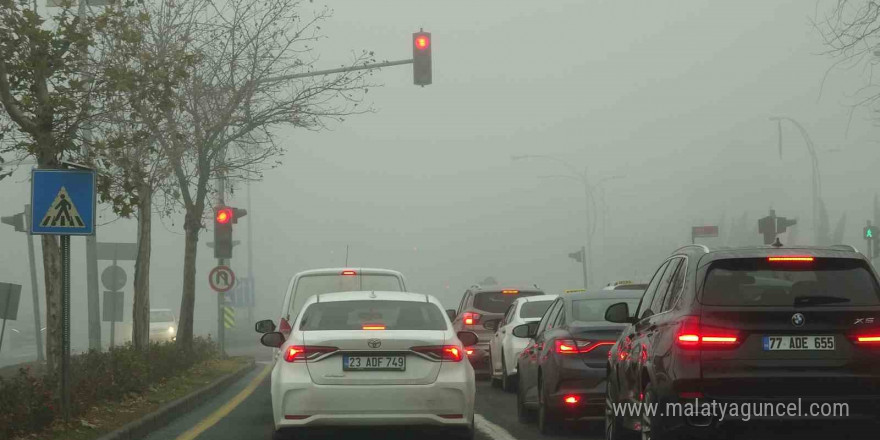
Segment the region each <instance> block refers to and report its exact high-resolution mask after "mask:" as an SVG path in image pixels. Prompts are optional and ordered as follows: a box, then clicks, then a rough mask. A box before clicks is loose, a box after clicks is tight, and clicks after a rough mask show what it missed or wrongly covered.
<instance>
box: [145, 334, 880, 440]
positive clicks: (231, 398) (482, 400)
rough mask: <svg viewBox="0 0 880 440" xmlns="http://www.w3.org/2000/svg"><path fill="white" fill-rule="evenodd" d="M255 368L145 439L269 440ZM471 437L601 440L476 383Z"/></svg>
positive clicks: (396, 434) (265, 395)
mask: <svg viewBox="0 0 880 440" xmlns="http://www.w3.org/2000/svg"><path fill="white" fill-rule="evenodd" d="M256 357H257V359H258V364H257V368H256V369H254V371H252V372H251V373H249V374H248V375H247V376H246V377H244V378H242V379H241V380H239V381H238V382H237V383H236V384H235V385H234V386H232V387H230V388H229V389H227V390H224V391H223V392H222V393H221V394H219V395H218V396H217V397H216V398H214V399H212V400H211V401H210V402H208V403H207V404H205V405H203V406H202V407H200V408H198V409H197V410H195V411H193V412H191V413H189V414H187V415H185V416H183V417H181V418H179V419H178V420H176V421H175V422H173V423H171V424H170V425H168V426H166V427H164V428H163V429H161V430H160V431H157V432H155V433H153V434H152V435H151V436H149V437H147V439H148V440H196V439H198V440H208V439H210V440H250V439H254V440H257V439H259V440H268V439H271V438H272V431H273V427H272V418H271V412H272V406H271V405H272V404H271V401H270V398H269V379H268V377H267V376H266V377H264V378H263V379H262V380H256V379H258V377H259V375H260V373H261V372H262V371H263V370H264V369H265V368H266V367H267V366H268V359H267V356H266V353H264V352H260V353H259V354H258V355H257V356H256ZM476 412H477V414H478V416H477V436H476V437H477V439H480V440H556V439H587V440H591V439H601V438H603V431H602V423H601V422H597V423H593V424H585V423H576V424H569V425H567V426H564V427H563V428H562V430H561V431H560V433H559V434H558V435H555V436H543V435H541V434H540V433H539V432H538V429H537V427H536V425H535V424H533V423H532V424H521V423H519V422H518V421H517V417H516V398H515V395H513V394H508V393H505V392H503V391H501V390H499V389H496V388H493V387H492V386H491V385H490V384H489V382H487V381H478V383H477V404H476ZM746 428H748V429H746V430H741V431H739V432H737V433H736V434H735V435H734V436H733V437H732V438H736V439H747V440H763V439H768V440H769V439H772V440H789V439H790V440H805V439H823V440H826V439H840V438H852V439H876V438H877V433H876V431H870V432H869V431H867V430H866V429H865V428H864V427H862V426H860V425H857V427H856V428H852V424H836V425H828V424H816V425H813V424H805V423H788V424H785V425H778V426H763V425H762V426H760V427H758V426H747V427H746ZM307 437H308V438H309V439H322V440H323V439H328V440H329V439H351V440H365V439H383V440H396V439H414V438H417V439H419V440H432V439H438V440H439V439H443V438H444V436H443V434H442V433H437V432H432V431H431V430H430V429H418V430H413V429H377V428H372V429H347V430H322V431H314V432H310V433H309V435H308V436H307Z"/></svg>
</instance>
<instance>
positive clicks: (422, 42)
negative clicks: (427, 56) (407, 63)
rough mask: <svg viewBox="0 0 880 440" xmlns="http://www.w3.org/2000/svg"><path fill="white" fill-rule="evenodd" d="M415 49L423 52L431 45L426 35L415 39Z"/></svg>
mask: <svg viewBox="0 0 880 440" xmlns="http://www.w3.org/2000/svg"><path fill="white" fill-rule="evenodd" d="M415 45H416V49H418V50H425V49H427V48H428V46H430V45H431V39H430V38H428V36H427V35H418V36H416V39H415Z"/></svg>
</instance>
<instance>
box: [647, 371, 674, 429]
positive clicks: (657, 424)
mask: <svg viewBox="0 0 880 440" xmlns="http://www.w3.org/2000/svg"><path fill="white" fill-rule="evenodd" d="M644 392H645V400H644V405H645V406H646V407H647V406H649V405H659V400H658V398H657V390H656V389H655V388H654V384H652V383H650V382H648V385H647V386H646V387H645V391H644ZM641 427H642V429H641V434H642V440H676V439H678V437H679V436H677V435H675V434H673V433H670V432H667V431H665V430H664V429H663V420H662V418H661V417H659V416H658V415H657V414H656V413H655V414H653V415H652V416H648V415H646V414H645V412H642V416H641Z"/></svg>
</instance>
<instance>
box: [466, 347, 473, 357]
mask: <svg viewBox="0 0 880 440" xmlns="http://www.w3.org/2000/svg"><path fill="white" fill-rule="evenodd" d="M465 351H466V352H467V355H468V356H470V355H472V354H474V349H473V348H468V349H467V350H465Z"/></svg>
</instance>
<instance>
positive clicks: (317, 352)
mask: <svg viewBox="0 0 880 440" xmlns="http://www.w3.org/2000/svg"><path fill="white" fill-rule="evenodd" d="M336 350H339V349H338V348H336V347H321V346H316V345H306V346H302V345H291V346H289V347H287V350H285V352H284V360H285V361H287V362H308V361H310V360H314V359H315V358H318V357H320V356H322V355H325V354H327V353H333V352H334V351H336Z"/></svg>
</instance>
